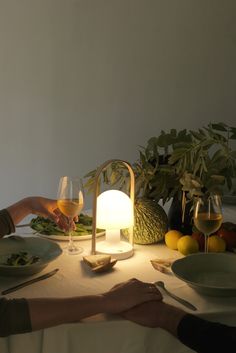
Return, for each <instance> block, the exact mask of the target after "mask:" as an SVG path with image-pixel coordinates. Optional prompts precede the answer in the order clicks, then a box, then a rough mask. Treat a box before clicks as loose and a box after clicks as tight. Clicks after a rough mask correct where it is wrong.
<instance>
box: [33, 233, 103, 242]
mask: <svg viewBox="0 0 236 353" xmlns="http://www.w3.org/2000/svg"><path fill="white" fill-rule="evenodd" d="M35 235H38V236H39V237H41V238H45V239H51V240H57V241H68V240H69V236H68V235H59V234H50V235H48V234H42V233H35ZM103 235H105V232H104V231H103V232H99V233H97V234H96V237H102V236H103ZM91 238H92V234H86V235H73V240H87V239H91Z"/></svg>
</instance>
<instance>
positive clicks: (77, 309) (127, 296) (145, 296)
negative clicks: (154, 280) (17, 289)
mask: <svg viewBox="0 0 236 353" xmlns="http://www.w3.org/2000/svg"><path fill="white" fill-rule="evenodd" d="M161 299H162V296H161V294H160V292H159V291H158V290H157V289H156V288H155V286H153V285H152V284H150V283H144V282H140V281H138V280H136V279H131V280H129V281H127V282H125V283H121V284H119V285H116V286H114V287H113V288H112V289H111V290H110V291H108V292H106V293H104V294H101V295H91V296H81V297H74V298H45V299H43V298H40V299H28V300H27V301H28V305H29V313H30V318H31V325H32V330H39V329H42V328H46V327H50V326H56V325H60V324H65V323H70V322H77V321H80V320H82V319H84V318H86V317H89V316H93V315H96V314H98V313H107V314H117V313H120V312H122V311H125V310H127V309H129V308H131V307H133V306H136V305H138V304H140V303H143V302H145V301H149V300H161Z"/></svg>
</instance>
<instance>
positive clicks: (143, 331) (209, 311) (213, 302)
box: [0, 213, 236, 353]
mask: <svg viewBox="0 0 236 353" xmlns="http://www.w3.org/2000/svg"><path fill="white" fill-rule="evenodd" d="M233 215H235V213H233ZM60 245H61V246H62V247H63V246H65V243H64V242H61V243H60ZM80 245H82V246H83V247H84V252H83V254H81V255H76V256H69V255H67V254H65V253H63V254H62V255H61V256H60V257H59V258H58V259H57V260H55V261H54V262H53V263H51V264H50V265H48V267H47V268H46V269H45V270H44V271H43V272H48V271H50V270H52V269H54V268H57V267H58V268H59V269H60V271H59V272H58V273H57V274H56V275H55V276H53V277H51V278H50V279H47V280H45V281H43V282H38V283H35V284H33V285H31V286H29V287H25V288H23V289H21V290H18V291H17V292H15V293H12V294H10V295H8V298H21V297H26V298H27V297H28V298H29V297H55V296H57V297H58V296H59V297H65V296H67V297H69V296H76V295H86V294H97V293H102V292H104V291H106V290H109V289H110V288H111V287H112V286H113V285H115V284H116V283H118V282H122V281H125V280H128V279H130V278H132V277H135V278H138V279H140V280H142V281H147V282H153V281H157V280H163V281H164V282H165V284H166V286H167V287H168V289H169V290H170V291H173V292H174V293H175V294H177V295H179V296H180V297H183V298H185V299H186V300H188V301H190V302H191V303H193V304H194V305H195V306H196V307H197V308H198V314H202V315H203V314H204V315H205V316H206V317H207V318H209V319H211V320H213V321H214V320H217V321H221V322H225V323H229V324H234V325H236V297H231V298H220V297H207V296H203V295H200V294H198V293H197V292H195V291H194V290H193V289H191V288H190V287H188V286H187V285H186V284H185V283H184V282H182V281H181V280H179V279H177V278H176V277H174V276H173V275H172V274H171V275H166V274H163V273H160V272H158V271H157V270H155V269H154V268H153V267H152V265H151V263H150V260H151V259H155V258H169V257H171V258H177V257H179V256H180V255H179V253H178V252H177V251H174V250H169V249H167V247H166V246H165V245H164V244H155V245H151V246H150V245H149V246H138V245H136V246H135V254H134V256H133V257H131V258H130V259H127V260H123V261H119V262H117V264H116V265H115V267H114V269H113V270H112V271H110V272H107V273H103V274H93V273H91V271H90V269H89V268H88V267H87V266H86V265H85V264H84V263H83V262H82V256H83V255H85V254H89V253H90V247H91V243H90V241H82V242H80ZM235 256H236V255H235ZM17 281H18V282H20V281H22V279H16V278H4V277H1V278H0V290H3V289H5V288H8V287H10V286H12V285H15V284H17ZM164 300H165V301H166V302H168V303H171V304H174V305H176V306H178V305H179V306H180V307H181V304H178V303H177V302H175V301H173V300H172V299H171V298H169V297H167V296H165V295H164ZM0 352H1V353H36V352H37V353H39V352H40V353H74V352H76V353H100V352H101V353H145V352H148V353H152V352H153V353H154V352H155V353H159V352H160V353H162V352H163V353H172V352H175V353H182V352H183V353H184V352H191V350H190V349H188V348H187V347H185V346H184V345H182V344H181V343H180V342H178V340H177V339H175V338H174V337H172V336H171V335H170V334H169V333H167V332H165V331H163V330H161V329H158V328H157V329H150V328H146V327H142V326H139V325H136V324H134V323H132V322H128V321H126V320H123V319H121V318H119V317H115V316H113V317H104V316H103V315H98V316H95V317H93V318H90V319H87V320H85V322H83V323H76V324H69V325H61V326H58V327H53V328H49V329H45V330H41V331H37V332H33V333H28V334H22V335H13V336H10V337H8V338H0Z"/></svg>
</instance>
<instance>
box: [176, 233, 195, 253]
mask: <svg viewBox="0 0 236 353" xmlns="http://www.w3.org/2000/svg"><path fill="white" fill-rule="evenodd" d="M177 248H178V250H179V252H180V253H181V254H183V255H189V254H192V253H195V252H198V251H199V245H198V242H197V240H196V239H194V238H192V237H191V236H190V235H184V236H183V237H181V238H180V239H179V240H178V243H177Z"/></svg>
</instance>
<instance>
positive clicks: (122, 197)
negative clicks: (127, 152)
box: [91, 159, 134, 260]
mask: <svg viewBox="0 0 236 353" xmlns="http://www.w3.org/2000/svg"><path fill="white" fill-rule="evenodd" d="M114 162H119V163H123V164H124V165H125V166H126V167H127V169H128V170H129V173H130V197H129V196H128V195H127V194H125V193H124V192H122V191H119V190H107V191H105V192H103V193H101V194H100V195H98V184H99V177H100V175H101V172H102V171H103V170H104V169H105V168H106V167H107V166H108V165H109V164H111V163H114ZM133 225H134V173H133V170H132V168H131V166H130V164H129V163H128V162H126V161H123V160H118V159H112V160H109V161H107V162H105V163H104V164H102V165H101V166H100V167H99V168H98V170H97V173H96V175H95V184H94V199H93V233H92V251H91V253H92V254H93V255H95V254H107V255H111V257H112V258H115V259H117V260H123V259H127V258H129V257H130V256H132V255H133V252H134V250H133ZM97 228H102V229H105V230H106V239H105V241H101V242H98V243H97V245H96V229H97ZM124 228H129V234H130V236H129V242H128V241H121V239H120V230H121V229H124Z"/></svg>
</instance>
